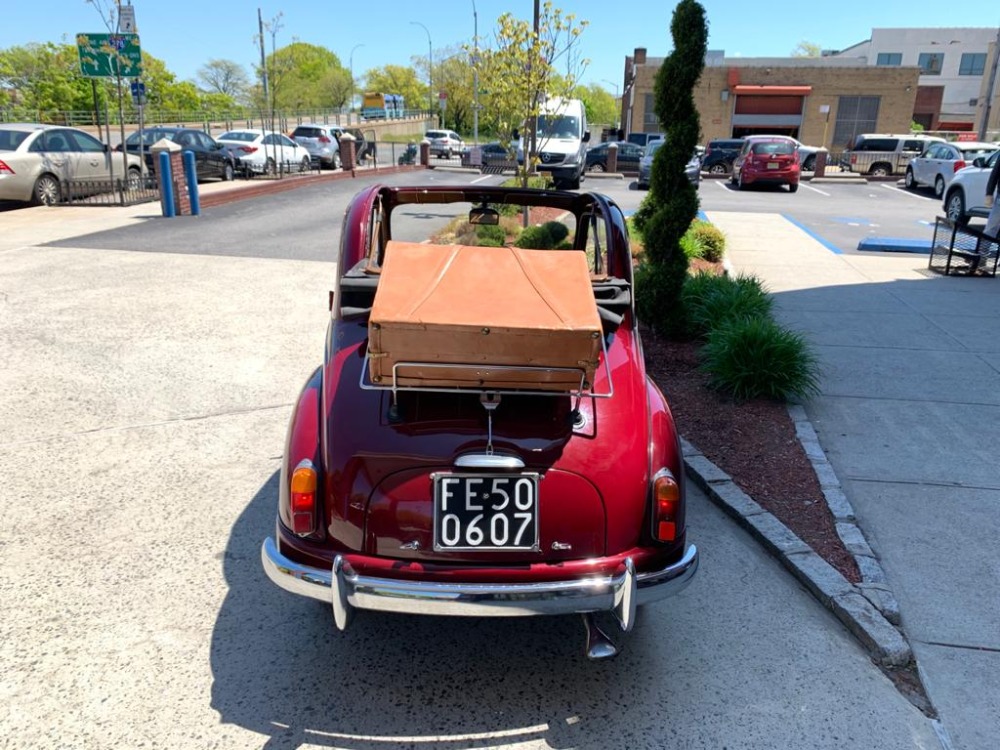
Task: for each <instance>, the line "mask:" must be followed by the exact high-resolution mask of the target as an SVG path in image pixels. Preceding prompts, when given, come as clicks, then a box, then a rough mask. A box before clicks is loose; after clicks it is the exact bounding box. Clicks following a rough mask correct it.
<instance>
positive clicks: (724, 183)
mask: <svg viewBox="0 0 1000 750" xmlns="http://www.w3.org/2000/svg"><path fill="white" fill-rule="evenodd" d="M712 182H714V183H715V184H716V185H718V186H719V187H720V188H722V189H723V190H725V191H726V192H727V193H728V192H729V188H728V187H726V183H727V182H728V180H712Z"/></svg>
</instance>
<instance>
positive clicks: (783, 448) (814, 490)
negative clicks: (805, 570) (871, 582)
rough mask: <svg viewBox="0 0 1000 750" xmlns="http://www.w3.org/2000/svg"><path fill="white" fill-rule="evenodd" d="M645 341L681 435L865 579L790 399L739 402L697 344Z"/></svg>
mask: <svg viewBox="0 0 1000 750" xmlns="http://www.w3.org/2000/svg"><path fill="white" fill-rule="evenodd" d="M642 341H643V349H644V351H645V355H646V368H647V370H648V372H649V374H650V377H652V378H653V380H654V381H655V382H656V384H657V385H658V386H659V387H660V389H661V390H662V391H663V393H664V395H665V396H666V397H667V401H668V402H669V403H670V408H671V411H672V412H673V415H674V420H675V421H676V423H677V428H678V430H680V433H681V434H682V435H683V436H684V437H685V438H686V439H687V440H689V441H690V442H691V443H693V444H694V445H695V446H697V447H698V449H699V450H700V451H701V452H702V453H704V454H705V456H706V457H707V458H708V459H709V460H711V461H712V462H713V463H714V464H716V465H717V466H718V467H719V468H721V469H722V470H723V471H725V472H726V473H727V474H729V476H731V477H732V478H733V481H734V482H735V483H736V484H737V486H739V487H740V489H742V490H743V491H744V492H746V493H747V494H748V495H750V497H752V498H753V499H754V500H755V501H756V502H757V503H758V504H760V505H761V506H762V507H763V508H764V509H765V510H767V511H769V512H771V513H773V514H774V515H775V516H776V517H777V518H778V519H780V520H781V522H782V523H784V524H785V525H786V526H787V527H788V528H790V529H791V530H792V531H793V532H795V533H796V534H797V535H798V536H799V538H800V539H802V541H804V542H805V543H806V544H808V545H809V546H810V547H812V548H813V549H814V550H815V551H816V552H817V553H818V554H819V555H820V556H821V557H823V559H824V560H826V561H827V562H829V563H830V564H831V565H833V567H835V568H836V569H837V570H839V571H840V572H841V574H843V576H844V577H845V578H846V579H847V580H848V581H851V582H852V583H858V582H860V581H861V576H860V574H859V572H858V568H857V565H856V564H855V562H854V558H853V557H852V556H851V554H850V553H849V552H848V551H847V550H846V549H845V548H844V545H843V542H841V540H840V537H839V536H838V535H837V530H836V527H835V525H834V520H833V516H832V515H831V514H830V511H829V509H828V508H827V506H826V500H825V499H824V497H823V493H822V491H821V490H820V486H819V481H818V480H817V478H816V472H815V471H814V470H813V468H812V464H811V463H810V461H809V458H808V457H807V456H806V454H805V451H804V450H803V449H802V445H801V444H800V443H799V441H798V438H797V437H796V435H795V426H794V424H793V423H792V419H791V417H790V416H789V414H788V411H787V409H786V408H785V405H784V404H780V403H778V402H775V401H769V400H765V399H757V400H753V401H746V402H742V403H736V402H734V401H732V400H730V399H728V398H726V397H725V396H723V395H721V394H719V393H718V392H716V391H714V390H712V389H711V388H709V386H708V376H707V375H706V374H705V373H703V372H701V371H700V370H699V369H698V365H699V360H698V344H697V343H694V342H677V341H669V340H667V339H665V338H663V337H660V336H657V335H656V334H654V333H653V332H652V331H651V330H649V329H647V328H643V329H642Z"/></svg>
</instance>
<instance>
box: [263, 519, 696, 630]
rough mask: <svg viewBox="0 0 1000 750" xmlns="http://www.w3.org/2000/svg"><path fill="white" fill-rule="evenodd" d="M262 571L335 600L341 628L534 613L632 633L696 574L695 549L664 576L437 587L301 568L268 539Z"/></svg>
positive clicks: (629, 572) (340, 561)
mask: <svg viewBox="0 0 1000 750" xmlns="http://www.w3.org/2000/svg"><path fill="white" fill-rule="evenodd" d="M261 561H262V563H263V566H264V571H265V572H266V573H267V576H268V578H270V579H271V580H272V581H273V582H274V583H275V584H277V585H278V586H280V587H281V588H283V589H285V590H286V591H290V592H291V593H293V594H299V595H300V596H308V597H312V598H313V599H319V600H320V601H325V602H330V604H331V606H332V607H333V615H334V621H335V622H336V624H337V627H338V628H340V629H341V630H343V629H345V628H346V627H347V625H348V624H349V623H350V620H351V615H352V612H353V610H354V609H355V608H357V609H371V610H377V611H381V612H402V613H406V614H416V615H448V616H460V617H472V616H476V617H522V616H529V615H560V614H579V613H586V612H612V613H613V614H614V615H615V617H616V619H617V620H618V622H619V624H620V625H621V626H622V629H623V630H625V631H628V630H631V628H632V624H633V622H634V621H635V608H636V605H638V604H648V603H650V602H654V601H658V600H659V599H664V598H666V597H668V596H672V595H674V594H676V593H678V592H680V591H681V590H683V589H684V588H685V587H686V586H687V585H688V584H689V583H690V582H691V579H692V578H693V577H694V574H695V572H696V571H697V570H698V548H697V547H695V546H694V545H693V544H692V545H690V546H689V547H688V548H687V549H686V550H685V551H684V555H683V556H682V557H681V559H680V560H678V561H677V562H676V563H674V564H672V565H668V566H667V567H665V568H663V569H662V570H656V571H650V572H646V573H636V571H635V565H634V564H633V563H632V559H631V558H626V559H625V561H624V564H623V565H622V566H621V569H620V571H619V572H618V573H616V574H615V575H604V576H595V577H592V578H584V579H574V580H568V581H548V582H545V583H432V582H426V581H400V580H396V579H391V578H373V577H371V576H363V575H358V574H357V573H355V572H354V571H353V570H351V568H350V565H349V563H348V562H347V560H346V559H345V558H344V557H343V556H341V555H338V556H337V557H336V558H334V561H333V566H332V569H331V570H323V569H320V568H313V567H309V566H306V565H300V564H299V563H296V562H294V561H292V560H289V559H288V558H287V557H285V556H284V555H282V554H281V552H279V551H278V546H277V545H276V544H275V542H274V540H273V539H271V538H270V537H268V538H267V539H265V540H264V545H263V547H262V548H261Z"/></svg>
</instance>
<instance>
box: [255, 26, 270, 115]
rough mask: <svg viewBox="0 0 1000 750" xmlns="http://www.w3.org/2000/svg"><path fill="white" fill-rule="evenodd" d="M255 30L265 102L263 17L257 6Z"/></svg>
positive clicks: (265, 65) (265, 67) (265, 100)
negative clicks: (256, 32) (258, 43)
mask: <svg viewBox="0 0 1000 750" xmlns="http://www.w3.org/2000/svg"><path fill="white" fill-rule="evenodd" d="M257 30H258V35H257V38H258V39H259V40H260V81H261V87H262V88H263V89H264V102H265V103H266V102H267V101H268V98H267V64H266V62H265V59H264V17H263V16H262V15H261V14H260V8H257ZM261 124H263V123H261Z"/></svg>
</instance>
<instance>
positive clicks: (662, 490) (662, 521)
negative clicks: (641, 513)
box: [653, 469, 681, 542]
mask: <svg viewBox="0 0 1000 750" xmlns="http://www.w3.org/2000/svg"><path fill="white" fill-rule="evenodd" d="M680 507H681V487H680V485H679V484H678V483H677V480H676V479H674V475H673V474H672V473H671V472H670V470H669V469H660V471H659V472H657V474H656V476H655V477H654V478H653V536H654V537H655V538H656V539H657V540H658V541H661V542H673V541H675V540H676V539H677V535H678V532H679V531H680V529H678V527H677V516H678V513H679V512H680Z"/></svg>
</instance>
